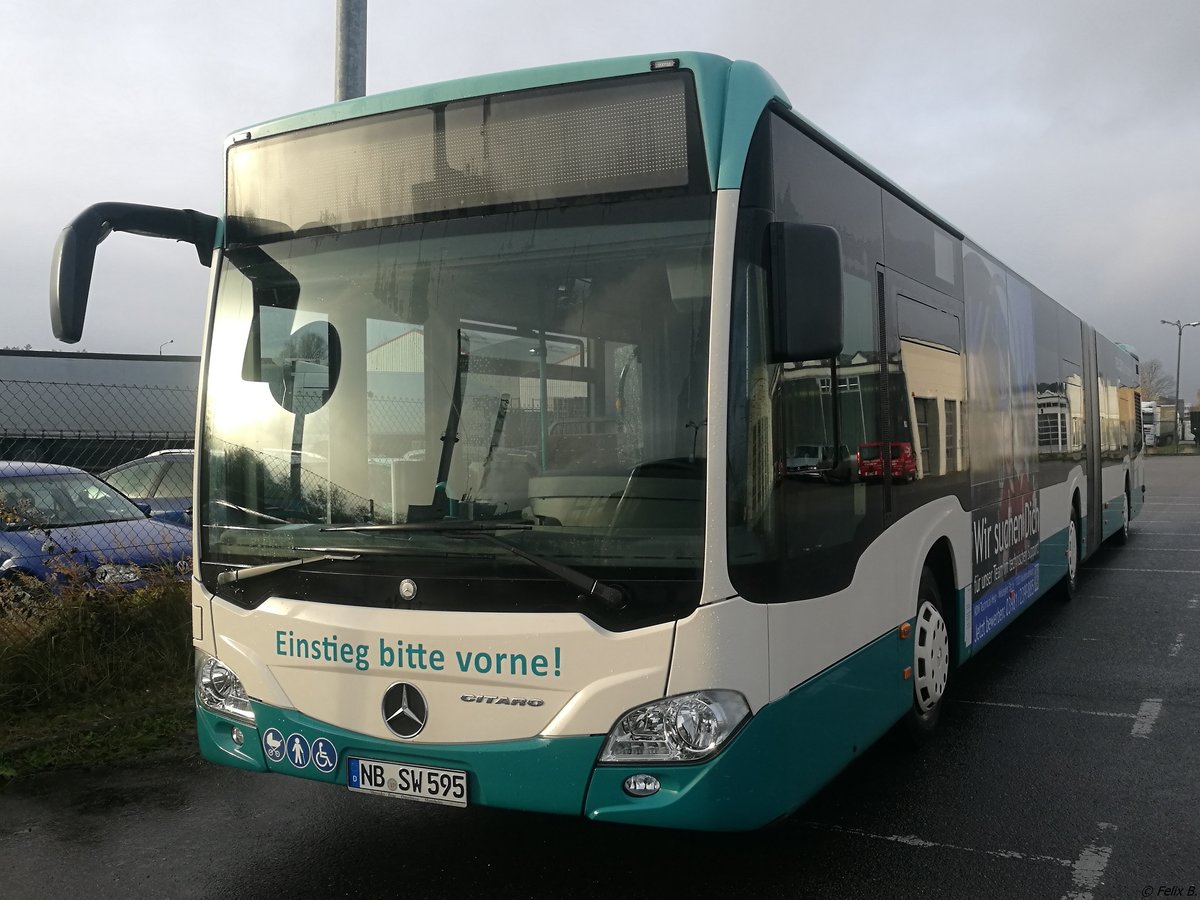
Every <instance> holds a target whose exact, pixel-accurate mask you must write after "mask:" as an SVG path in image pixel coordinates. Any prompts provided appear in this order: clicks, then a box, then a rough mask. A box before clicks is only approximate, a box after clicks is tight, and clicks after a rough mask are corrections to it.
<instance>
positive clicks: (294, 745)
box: [287, 734, 309, 769]
mask: <svg viewBox="0 0 1200 900" xmlns="http://www.w3.org/2000/svg"><path fill="white" fill-rule="evenodd" d="M308 756H309V752H308V741H307V740H305V738H304V735H302V734H289V735H288V739H287V757H288V761H289V762H290V763H291V764H292V765H293V766H295V767H296V768H297V769H303V768H304V767H305V766H307V765H308Z"/></svg>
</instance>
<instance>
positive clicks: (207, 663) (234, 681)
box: [196, 654, 254, 725]
mask: <svg viewBox="0 0 1200 900" xmlns="http://www.w3.org/2000/svg"><path fill="white" fill-rule="evenodd" d="M196 702H197V703H199V704H200V705H201V706H203V707H204V708H205V709H208V710H212V711H213V712H215V713H220V714H221V715H224V716H230V717H232V718H234V719H241V720H242V721H243V722H247V723H249V724H251V725H253V724H254V710H253V708H251V706H250V698H249V697H248V696H246V689H245V688H243V687H242V682H241V679H240V678H238V677H237V675H236V674H235V673H234V671H233V669H231V668H229V666H227V665H225V663H223V662H221V661H220V660H219V659H216V658H215V657H212V656H209V655H208V654H203V655H201V656H200V657H199V658H198V659H197V661H196Z"/></svg>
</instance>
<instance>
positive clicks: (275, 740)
mask: <svg viewBox="0 0 1200 900" xmlns="http://www.w3.org/2000/svg"><path fill="white" fill-rule="evenodd" d="M263 752H264V753H266V754H267V759H269V760H270V761H271V762H283V752H284V750H283V734H282V732H280V730H279V729H278V728H268V729H267V730H266V731H264V732H263Z"/></svg>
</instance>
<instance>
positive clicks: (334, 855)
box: [0, 456, 1200, 900]
mask: <svg viewBox="0 0 1200 900" xmlns="http://www.w3.org/2000/svg"><path fill="white" fill-rule="evenodd" d="M1147 482H1148V489H1147V500H1146V506H1145V508H1144V510H1143V512H1142V515H1141V516H1140V517H1139V518H1138V519H1136V520H1135V521H1134V529H1133V537H1132V539H1131V541H1130V543H1129V544H1128V545H1127V546H1125V547H1114V546H1106V547H1104V548H1103V549H1102V550H1101V551H1100V552H1099V553H1098V554H1097V555H1096V556H1094V557H1093V558H1092V559H1091V560H1090V561H1089V565H1088V566H1087V567H1085V569H1084V574H1083V577H1082V578H1081V581H1080V592H1079V596H1078V597H1077V598H1076V600H1075V601H1073V602H1069V603H1068V602H1064V601H1062V600H1059V599H1057V598H1055V597H1047V598H1045V599H1043V600H1041V601H1039V602H1038V603H1036V604H1035V605H1034V606H1033V607H1032V608H1031V609H1029V610H1028V611H1027V612H1026V613H1024V614H1023V615H1022V616H1021V617H1020V618H1019V619H1018V620H1017V621H1016V622H1014V623H1013V624H1012V625H1011V626H1010V627H1009V628H1008V629H1007V630H1006V631H1005V632H1004V633H1003V634H1002V635H1001V636H1000V637H998V638H997V639H996V640H995V641H993V642H992V644H990V645H989V646H988V647H987V648H986V649H985V650H984V651H983V652H982V653H981V654H980V655H979V656H978V657H977V658H975V659H974V660H972V661H971V662H970V663H969V664H968V665H967V666H965V667H964V668H963V669H961V670H960V671H958V672H957V673H956V679H955V681H954V683H953V688H952V694H951V697H950V698H949V700H948V704H947V707H946V709H945V710H944V712H943V716H942V724H941V728H940V730H939V733H938V734H937V735H936V736H935V737H934V739H933V740H932V741H930V742H929V743H927V744H926V745H925V746H924V747H922V748H920V749H915V750H914V749H910V748H908V747H907V746H906V745H905V744H904V743H903V742H902V741H901V740H899V739H897V738H894V737H889V738H887V739H885V740H883V741H882V742H880V743H879V744H877V745H875V746H874V747H872V748H871V749H869V750H868V751H866V752H865V753H864V754H863V755H862V757H861V758H860V759H859V760H857V761H856V762H855V763H854V764H852V765H851V766H850V767H849V768H848V769H847V770H846V771H845V772H844V773H843V774H842V775H841V776H839V777H838V778H837V779H836V780H835V781H834V782H833V783H831V784H830V785H829V786H828V787H827V788H826V789H825V790H824V791H823V792H822V793H821V794H819V795H818V796H817V797H816V798H814V799H813V800H812V801H811V802H810V803H808V804H807V805H806V806H805V807H803V808H802V809H801V810H799V811H798V812H797V813H796V814H795V815H794V816H792V817H791V818H790V819H789V820H787V821H786V822H784V823H782V824H780V825H778V826H776V827H774V828H771V829H768V830H765V831H762V832H756V833H751V834H734V835H713V834H697V833H684V832H665V831H656V830H649V829H632V828H627V827H618V826H608V825H597V824H595V823H591V822H587V821H585V820H577V819H571V818H561V817H551V816H541V815H531V814H524V813H513V812H507V811H503V810H489V809H470V810H455V809H450V808H444V807H437V806H427V805H423V804H417V803H408V802H401V801H394V800H388V799H383V798H375V797H363V796H360V795H352V794H350V793H349V792H348V791H345V790H339V789H335V788H332V787H330V786H328V785H322V784H317V783H313V782H307V781H303V780H300V779H292V778H281V777H267V776H260V775H250V774H247V773H243V772H238V771H234V770H232V769H227V768H222V767H217V766H212V765H209V764H207V763H204V762H202V761H200V760H198V759H196V758H195V757H188V758H185V759H183V760H180V759H178V758H165V759H158V760H155V761H153V762H147V763H146V764H145V765H142V766H131V767H124V768H116V769H95V770H80V771H72V772H63V773H57V774H48V775H43V776H35V777H30V778H24V779H17V780H15V781H13V782H11V783H10V784H8V785H7V786H6V787H5V788H3V789H0V896H3V897H6V898H24V897H47V896H50V897H67V896H72V897H89V898H90V897H275V896H287V897H294V898H303V897H322V898H330V897H360V896H361V897H372V896H384V895H387V896H394V897H450V896H455V897H476V896H489V897H559V896H568V895H574V896H576V897H591V896H600V895H604V896H606V897H608V898H624V897H656V898H663V897H677V896H684V897H686V896H697V897H705V898H708V897H719V896H723V895H724V896H743V895H746V896H750V895H753V896H762V897H804V896H813V897H838V898H843V897H871V898H876V897H878V898H893V897H923V898H937V897H946V898H955V900H960V898H1010V897H1011V898H1020V897H1032V898H1041V897H1049V898H1072V900H1083V898H1097V900H1098V898H1134V897H1189V896H1200V700H1198V698H1200V674H1198V668H1197V662H1198V661H1200V457H1194V456H1192V457H1179V458H1171V457H1155V458H1151V459H1150V460H1148V461H1147Z"/></svg>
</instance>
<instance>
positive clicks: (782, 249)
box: [767, 222, 842, 362]
mask: <svg viewBox="0 0 1200 900" xmlns="http://www.w3.org/2000/svg"><path fill="white" fill-rule="evenodd" d="M767 246H768V248H769V250H768V252H769V253H770V273H771V274H770V279H771V280H770V287H771V318H772V326H773V328H772V339H771V355H772V360H771V361H772V362H801V361H803V360H810V359H832V358H834V357H836V356H837V355H838V354H840V353H841V352H842V240H841V237H840V236H839V235H838V232H837V230H836V229H835V228H833V227H831V226H829V225H806V224H799V223H795V222H772V223H771V224H770V225H768V226H767Z"/></svg>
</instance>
